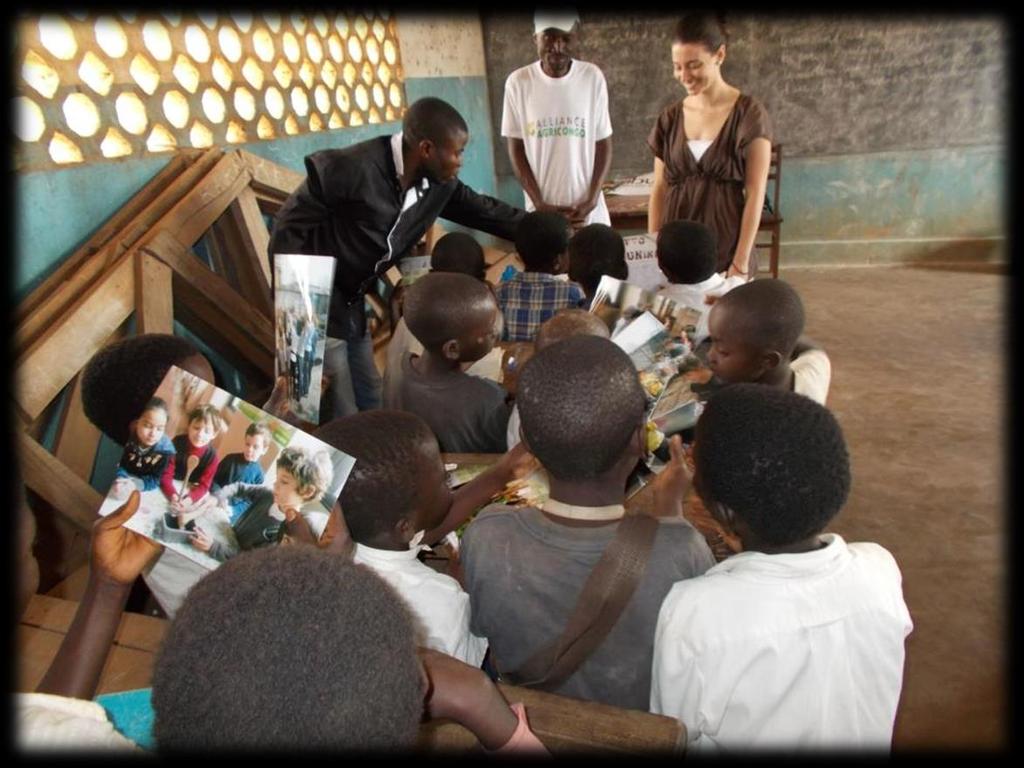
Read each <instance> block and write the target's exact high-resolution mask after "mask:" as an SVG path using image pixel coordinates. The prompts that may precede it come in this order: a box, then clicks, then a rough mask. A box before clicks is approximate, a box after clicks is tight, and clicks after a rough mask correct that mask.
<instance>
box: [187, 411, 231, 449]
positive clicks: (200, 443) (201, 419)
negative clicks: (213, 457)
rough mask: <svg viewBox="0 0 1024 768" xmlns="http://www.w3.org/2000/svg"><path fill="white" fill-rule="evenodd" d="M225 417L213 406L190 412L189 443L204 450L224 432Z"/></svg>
mask: <svg viewBox="0 0 1024 768" xmlns="http://www.w3.org/2000/svg"><path fill="white" fill-rule="evenodd" d="M224 426H225V425H224V417H223V416H221V414H220V410H219V409H218V408H216V407H215V406H212V405H200V406H198V407H196V408H193V409H192V410H191V411H189V412H188V430H187V431H186V433H185V434H187V435H188V441H189V442H190V443H192V445H194V446H195V447H196V448H203V447H205V446H207V445H209V444H210V442H211V441H212V440H213V439H214V438H215V437H217V435H219V434H220V433H221V432H222V431H223V430H224Z"/></svg>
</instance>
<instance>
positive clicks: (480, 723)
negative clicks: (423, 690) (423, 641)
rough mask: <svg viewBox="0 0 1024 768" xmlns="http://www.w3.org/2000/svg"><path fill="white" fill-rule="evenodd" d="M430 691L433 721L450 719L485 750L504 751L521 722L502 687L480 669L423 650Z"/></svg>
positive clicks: (429, 708) (428, 704) (428, 703)
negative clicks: (503, 694)
mask: <svg viewBox="0 0 1024 768" xmlns="http://www.w3.org/2000/svg"><path fill="white" fill-rule="evenodd" d="M419 655H420V661H422V662H423V668H424V669H425V670H426V673H427V678H428V679H429V680H430V687H429V688H428V690H427V696H426V702H425V704H426V712H427V715H428V716H429V717H430V718H431V719H432V720H433V719H438V718H450V719H451V720H454V721H455V722H457V723H459V724H460V725H462V726H464V727H465V728H468V729H469V730H470V731H471V732H472V733H473V735H474V736H476V737H477V739H478V740H479V741H480V743H481V744H482V745H483V746H484V748H485V749H490V750H495V749H499V748H500V747H503V746H504V745H505V744H507V743H508V741H509V739H511V738H512V734H513V733H515V730H516V727H517V726H518V725H519V720H518V718H516V715H515V713H514V712H513V711H512V709H511V708H510V707H509V705H508V702H507V701H505V697H504V696H502V695H501V691H500V690H498V686H496V685H495V684H494V683H492V682H491V681H490V679H489V678H488V677H487V675H485V674H484V672H483V671H482V670H480V669H477V668H476V667H471V666H469V665H468V664H465V663H463V662H461V661H459V660H458V659H455V658H453V657H451V656H448V655H446V654H443V653H439V652H438V651H434V650H431V649H429V648H420V649H419Z"/></svg>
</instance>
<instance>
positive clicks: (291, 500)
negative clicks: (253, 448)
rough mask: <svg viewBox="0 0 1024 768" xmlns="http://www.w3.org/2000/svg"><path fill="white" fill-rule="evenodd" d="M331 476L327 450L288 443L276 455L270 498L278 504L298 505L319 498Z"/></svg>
mask: <svg viewBox="0 0 1024 768" xmlns="http://www.w3.org/2000/svg"><path fill="white" fill-rule="evenodd" d="M333 476H334V467H333V466H331V459H330V456H328V455H327V451H312V450H310V449H308V448H304V447H302V446H298V445H290V446H288V447H287V448H285V449H284V450H283V451H281V455H280V456H278V457H277V476H276V478H275V479H274V501H276V502H277V505H278V506H279V507H285V506H288V507H296V508H298V507H300V506H302V505H303V504H305V503H306V502H307V501H315V500H316V499H319V498H320V496H321V495H323V492H324V491H326V490H327V486H329V485H330V484H331V478H332V477H333Z"/></svg>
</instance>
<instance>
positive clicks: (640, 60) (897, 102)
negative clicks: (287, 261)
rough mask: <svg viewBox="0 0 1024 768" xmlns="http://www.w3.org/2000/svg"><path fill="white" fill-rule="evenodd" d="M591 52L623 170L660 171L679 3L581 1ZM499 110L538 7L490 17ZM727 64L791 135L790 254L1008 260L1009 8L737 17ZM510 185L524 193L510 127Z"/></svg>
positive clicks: (584, 45)
mask: <svg viewBox="0 0 1024 768" xmlns="http://www.w3.org/2000/svg"><path fill="white" fill-rule="evenodd" d="M581 20H582V33H581V37H580V41H579V52H578V54H577V55H578V56H579V58H581V59H584V60H589V61H593V62H594V63H596V64H598V65H599V66H600V67H601V68H602V70H603V71H604V73H605V76H606V78H607V80H608V86H609V101H610V111H611V118H612V126H613V129H614V131H615V135H614V153H613V160H612V169H611V174H610V176H611V177H612V178H621V177H626V176H633V175H636V174H639V173H646V172H649V171H650V170H651V169H652V167H653V160H652V157H653V156H652V154H651V152H650V150H649V148H648V147H647V145H646V138H647V134H648V132H649V131H650V128H651V126H652V125H653V123H654V121H655V119H656V117H657V115H658V113H659V112H660V111H661V110H662V109H663V108H664V107H666V106H667V105H669V104H671V103H672V102H673V101H674V100H676V99H679V98H682V96H683V89H682V87H681V86H680V85H679V84H678V83H676V82H675V80H673V78H672V67H671V59H670V47H671V39H672V32H673V27H674V24H675V22H676V21H677V20H678V16H677V15H676V14H666V13H661V14H644V15H640V16H635V15H634V16H626V15H625V14H611V13H585V12H584V13H581ZM482 24H483V33H484V52H485V56H486V60H487V77H488V81H489V85H490V94H491V103H490V107H491V120H492V123H493V124H494V125H495V126H496V127H500V125H501V103H502V94H503V89H504V81H505V78H506V77H507V76H508V74H509V73H510V72H511V71H512V70H513V69H515V68H517V67H519V66H523V65H524V64H527V63H529V62H531V61H534V60H536V58H537V52H536V46H535V43H534V41H533V38H532V31H533V27H532V18H531V15H530V14H529V13H521V14H488V13H485V14H483V16H482ZM730 26H731V41H730V45H729V47H728V49H727V50H728V55H727V59H726V62H725V64H724V65H723V73H724V75H725V78H726V80H727V81H728V82H730V83H731V84H733V85H735V86H737V87H739V88H740V89H741V90H743V91H745V92H749V93H752V94H754V95H755V96H757V97H758V98H759V99H760V100H761V101H762V102H763V103H764V104H765V105H766V106H767V108H768V110H769V112H770V113H771V115H772V117H773V119H774V122H775V129H776V141H777V142H781V143H782V145H783V173H782V185H781V190H780V195H781V200H780V209H781V211H782V213H783V215H784V217H785V222H784V223H783V225H782V263H783V265H785V264H797V263H804V264H857V263H887V262H893V261H899V262H902V261H917V260H928V259H932V260H940V259H941V260H947V259H950V258H955V259H985V260H990V259H999V260H1001V259H1002V258H1004V255H1003V251H1002V247H1003V243H1004V237H1005V215H1004V213H1005V212H1004V207H1003V206H1004V202H1003V201H1004V198H1005V197H1006V195H1005V192H1004V190H1005V184H1006V176H1005V173H1004V168H1005V166H1006V159H1007V156H1006V148H1005V139H1006V136H1005V133H1006V109H1005V105H1006V96H1007V86H1008V79H1009V74H1008V72H1007V55H1008V40H1007V37H1008V31H1007V29H1006V28H1005V24H1004V23H1003V21H1002V20H1000V19H998V18H995V17H977V18H968V17H962V16H961V17H955V16H938V15H924V14H917V15H903V16H897V15H888V16H886V15H875V16H853V15H845V16H839V15H834V16H818V17H807V16H801V17H799V18H797V17H785V16H757V15H743V16H741V15H735V16H733V17H732V19H731V22H730ZM495 170H496V173H497V187H498V190H499V195H500V196H501V197H503V198H504V199H506V200H508V201H510V202H517V203H521V201H522V190H521V188H520V186H519V184H518V182H516V180H515V177H514V176H513V175H512V168H511V165H510V163H509V161H508V157H507V153H506V150H505V146H504V140H503V139H500V137H496V143H495Z"/></svg>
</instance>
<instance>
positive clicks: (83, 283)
mask: <svg viewBox="0 0 1024 768" xmlns="http://www.w3.org/2000/svg"><path fill="white" fill-rule="evenodd" d="M221 155H222V152H221V151H220V150H219V149H216V148H213V149H209V150H207V151H206V152H204V153H203V155H202V156H200V157H199V159H197V160H196V161H195V162H194V163H193V164H192V165H190V166H189V167H188V168H186V169H185V170H184V171H183V172H181V173H180V174H179V175H178V176H177V178H175V179H174V180H173V181H171V183H170V184H168V185H167V187H166V189H165V190H164V192H163V194H162V195H160V196H159V197H158V198H156V199H155V200H153V201H152V202H151V203H150V204H149V205H147V206H146V208H145V209H144V210H143V211H142V212H141V213H140V214H139V215H137V216H136V217H134V218H133V219H132V220H131V221H130V222H129V223H128V224H127V225H126V226H125V227H124V229H122V230H121V231H120V232H118V233H117V234H116V236H114V237H113V238H111V240H110V241H109V242H108V243H107V244H106V245H105V246H104V247H103V248H102V249H100V250H99V251H97V252H96V253H94V254H92V256H90V257H89V258H88V259H86V260H85V261H83V262H82V263H81V264H80V265H79V266H78V268H77V269H75V270H74V271H73V272H72V273H70V274H69V275H68V276H67V279H66V280H64V281H62V282H60V283H59V284H57V285H54V286H53V287H52V289H51V291H50V293H49V294H48V295H47V297H46V298H45V299H44V300H43V301H42V302H40V303H39V305H38V306H37V307H36V308H35V310H34V311H33V312H32V313H31V314H30V315H28V316H26V317H25V319H24V320H23V321H22V322H21V323H19V324H18V326H17V327H16V328H15V353H16V354H18V353H20V352H22V351H23V350H24V349H25V348H26V347H28V345H29V344H31V343H33V342H34V341H35V340H36V339H37V338H38V336H39V335H40V334H41V333H43V332H45V329H46V328H47V327H48V326H49V325H50V324H51V323H53V322H54V321H55V320H56V319H57V318H58V317H59V316H60V315H61V314H63V313H64V312H65V311H66V310H67V307H68V306H69V305H70V304H71V303H72V302H74V301H75V299H77V298H78V297H79V296H80V295H81V294H82V293H83V292H84V291H85V290H87V289H88V287H89V286H90V285H91V284H92V283H93V281H94V280H96V279H97V278H98V276H99V275H100V274H101V273H102V272H103V271H104V269H105V268H106V267H107V266H108V265H109V264H111V263H113V262H114V261H116V259H117V258H118V257H120V255H121V254H123V253H124V252H125V251H127V250H128V249H129V248H131V247H132V246H134V245H135V244H136V243H137V242H138V241H139V239H140V238H142V237H143V236H144V235H145V234H146V233H147V232H148V231H149V230H150V228H151V227H152V226H154V225H155V224H156V223H157V222H158V221H160V219H161V218H162V217H163V216H164V215H165V214H166V213H167V212H168V211H169V210H170V209H171V207H172V206H173V205H175V204H176V203H177V202H179V201H180V200H181V198H182V197H183V196H184V195H185V194H186V193H187V192H188V191H189V189H191V187H192V186H193V185H194V184H195V183H196V182H197V181H198V180H199V179H201V178H203V175H204V174H205V173H206V172H207V171H208V170H209V168H210V167H211V166H212V165H213V164H214V163H216V162H217V159H218V158H219V157H220V156H221Z"/></svg>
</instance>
